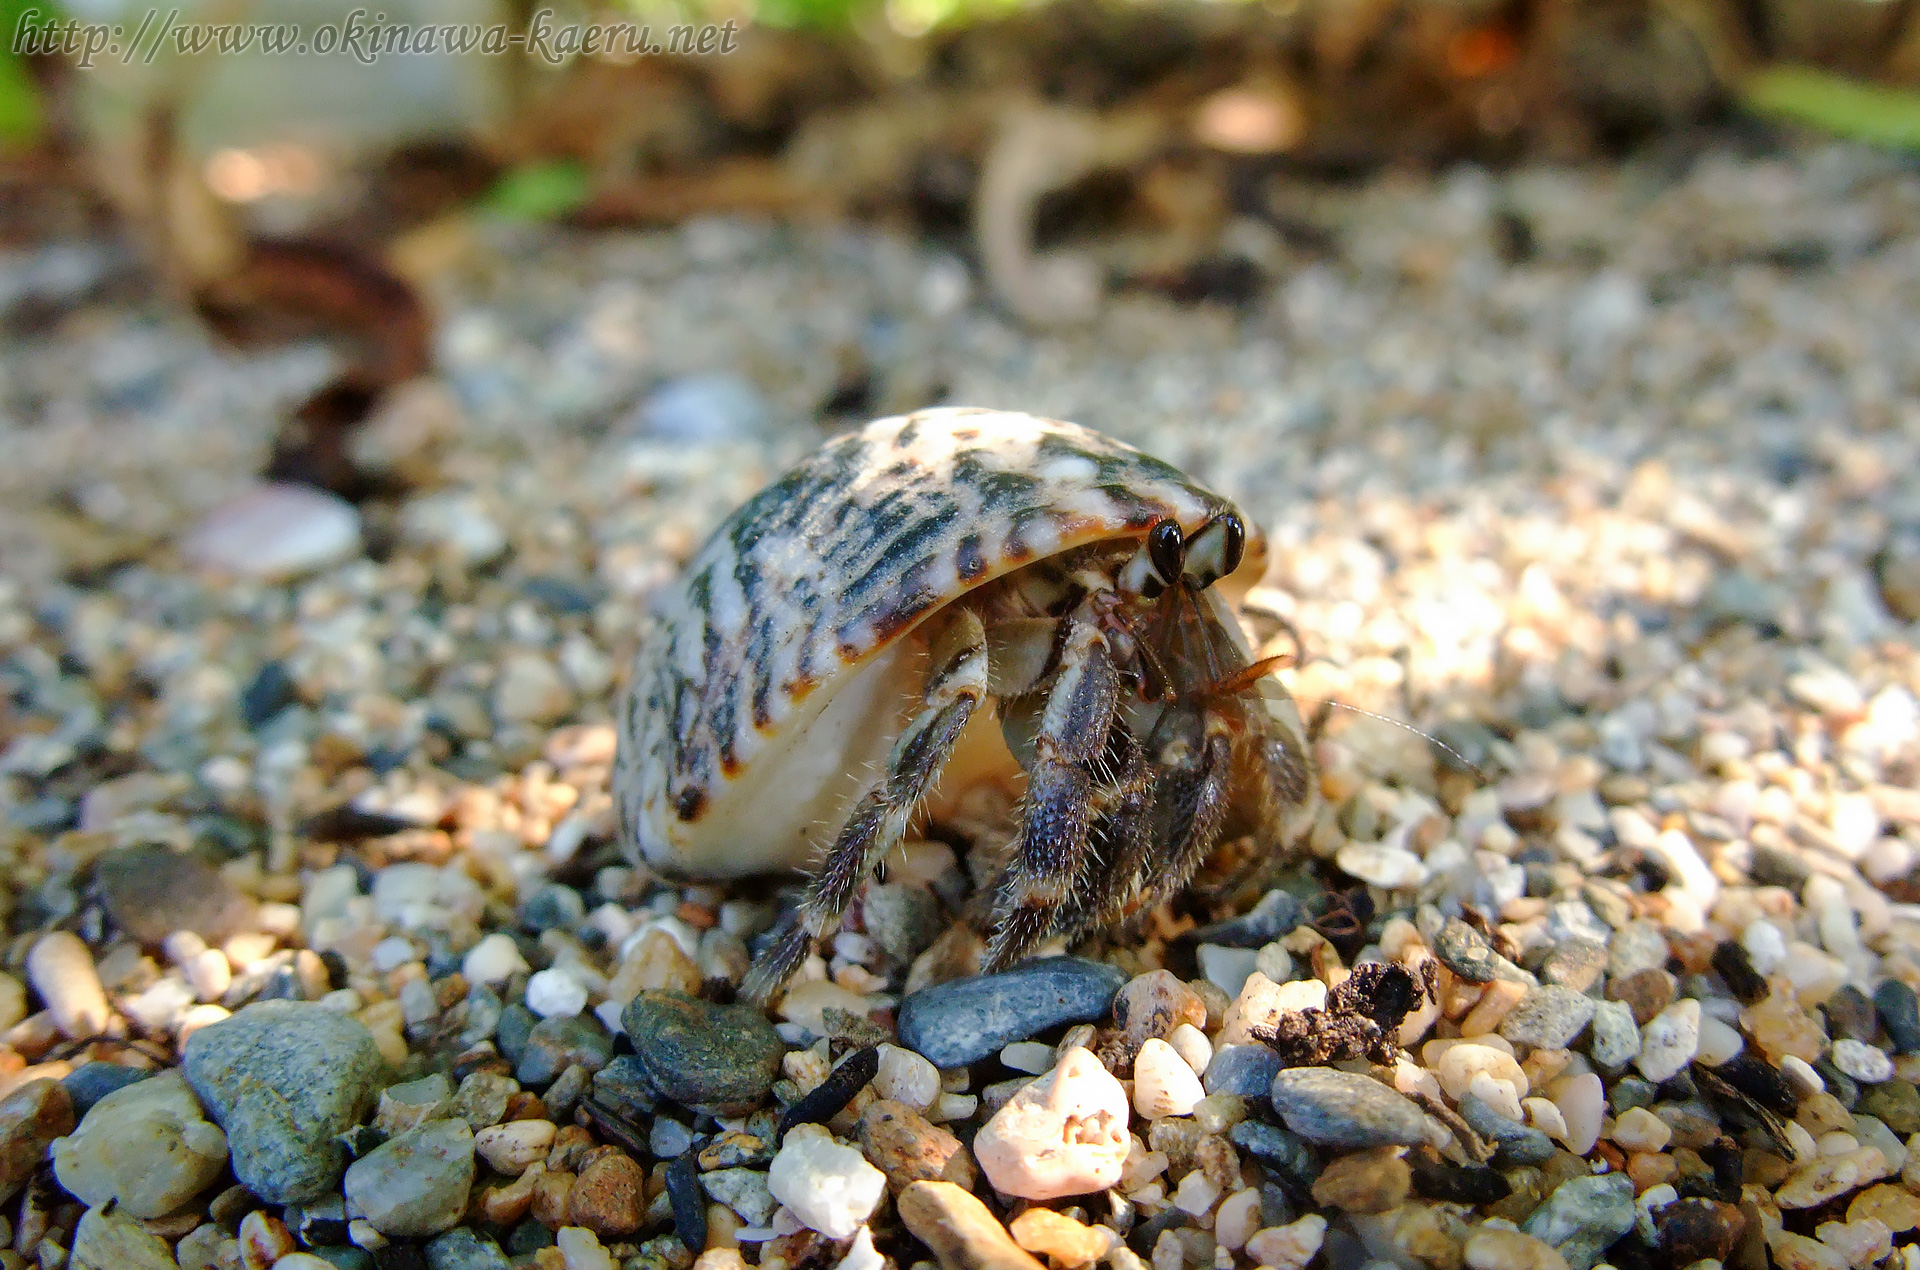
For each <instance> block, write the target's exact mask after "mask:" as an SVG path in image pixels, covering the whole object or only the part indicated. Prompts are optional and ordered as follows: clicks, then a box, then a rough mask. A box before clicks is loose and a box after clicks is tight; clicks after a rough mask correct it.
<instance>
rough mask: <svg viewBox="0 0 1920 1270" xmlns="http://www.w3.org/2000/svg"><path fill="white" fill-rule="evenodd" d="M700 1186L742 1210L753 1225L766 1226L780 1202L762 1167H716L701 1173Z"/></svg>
mask: <svg viewBox="0 0 1920 1270" xmlns="http://www.w3.org/2000/svg"><path fill="white" fill-rule="evenodd" d="M700 1189H701V1190H703V1191H705V1192H706V1193H707V1194H708V1195H709V1196H710V1197H712V1198H713V1199H715V1200H718V1201H719V1202H720V1203H722V1204H725V1205H726V1206H727V1207H728V1208H731V1209H732V1210H733V1211H734V1212H736V1213H738V1214H739V1215H740V1217H741V1219H742V1220H743V1221H745V1222H746V1223H747V1224H748V1225H749V1226H764V1225H766V1224H767V1222H768V1221H769V1220H770V1219H771V1218H772V1217H773V1210H774V1209H775V1208H776V1207H777V1206H778V1205H777V1202H776V1201H775V1200H774V1198H773V1192H771V1191H770V1190H768V1189H767V1174H766V1172H765V1171H764V1170H761V1169H741V1168H734V1169H714V1170H712V1171H710V1172H707V1173H702V1174H701V1175H700Z"/></svg>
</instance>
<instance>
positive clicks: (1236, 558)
mask: <svg viewBox="0 0 1920 1270" xmlns="http://www.w3.org/2000/svg"><path fill="white" fill-rule="evenodd" d="M1220 519H1221V520H1222V521H1223V522H1225V525H1226V530H1227V546H1226V556H1225V560H1224V562H1223V563H1224V564H1225V566H1226V567H1225V568H1224V569H1223V570H1222V571H1221V574H1220V576H1221V577H1223V578H1224V577H1225V576H1226V575H1227V574H1229V573H1232V572H1233V571H1234V570H1235V569H1238V568H1239V567H1240V557H1242V556H1244V555H1245V554H1246V553H1247V527H1246V526H1245V525H1243V524H1241V523H1240V518H1239V517H1238V516H1235V515H1233V514H1231V513H1229V514H1227V515H1225V516H1222V517H1221V518H1220Z"/></svg>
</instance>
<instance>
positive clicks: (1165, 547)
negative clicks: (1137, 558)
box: [1147, 520, 1185, 584]
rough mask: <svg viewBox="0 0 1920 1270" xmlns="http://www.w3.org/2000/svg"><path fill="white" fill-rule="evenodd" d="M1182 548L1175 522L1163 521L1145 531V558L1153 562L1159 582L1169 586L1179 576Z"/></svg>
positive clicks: (1183, 546)
mask: <svg viewBox="0 0 1920 1270" xmlns="http://www.w3.org/2000/svg"><path fill="white" fill-rule="evenodd" d="M1184 548H1185V544H1184V543H1183V542H1182V541H1181V538H1180V525H1179V523H1178V522H1177V521H1172V520H1163V521H1161V522H1160V523H1159V524H1157V525H1155V526H1154V527H1153V528H1152V529H1150V530H1148V531H1147V558H1148V559H1149V560H1152V561H1153V567H1154V570H1155V572H1157V573H1158V574H1159V575H1160V581H1161V582H1163V583H1167V584H1171V583H1172V582H1173V580H1174V579H1175V578H1177V577H1179V576H1180V557H1181V553H1182V551H1183V550H1184Z"/></svg>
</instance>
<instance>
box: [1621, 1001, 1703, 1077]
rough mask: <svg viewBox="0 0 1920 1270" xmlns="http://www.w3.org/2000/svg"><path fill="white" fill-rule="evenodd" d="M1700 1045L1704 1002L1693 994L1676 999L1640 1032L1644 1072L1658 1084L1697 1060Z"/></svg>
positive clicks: (1640, 1062)
mask: <svg viewBox="0 0 1920 1270" xmlns="http://www.w3.org/2000/svg"><path fill="white" fill-rule="evenodd" d="M1699 1048H1700V1003H1699V1002H1698V1001H1695V1000H1693V999H1692V998H1691V997H1687V998H1682V999H1681V1000H1679V1001H1675V1002H1674V1003H1673V1004H1672V1005H1670V1006H1668V1007H1667V1008H1666V1009H1664V1010H1662V1011H1660V1013H1659V1014H1657V1015H1656V1016H1654V1019H1653V1021H1652V1022H1650V1023H1648V1024H1647V1026H1646V1028H1645V1030H1644V1031H1642V1032H1641V1034H1640V1057H1639V1058H1637V1059H1635V1060H1634V1065H1635V1066H1636V1067H1638V1068H1639V1069H1640V1074H1641V1075H1643V1076H1645V1077H1646V1078H1647V1079H1648V1080H1650V1081H1653V1082H1654V1083H1655V1084H1658V1083H1659V1082H1660V1081H1663V1080H1668V1079H1670V1078H1671V1077H1673V1076H1674V1075H1675V1074H1677V1073H1678V1072H1679V1071H1680V1070H1681V1069H1683V1068H1684V1067H1686V1065H1687V1064H1688V1063H1690V1062H1692V1061H1693V1056H1694V1054H1695V1053H1696V1052H1697V1051H1698V1050H1699Z"/></svg>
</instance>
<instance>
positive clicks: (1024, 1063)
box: [1000, 1041, 1053, 1076]
mask: <svg viewBox="0 0 1920 1270" xmlns="http://www.w3.org/2000/svg"><path fill="white" fill-rule="evenodd" d="M1000 1061H1001V1062H1002V1063H1003V1064H1005V1065H1006V1066H1008V1067H1010V1068H1012V1069H1013V1070H1014V1071H1016V1072H1025V1073H1026V1074H1027V1075H1029V1076H1038V1075H1039V1074H1040V1073H1041V1072H1044V1071H1048V1070H1050V1069H1051V1068H1052V1067H1053V1046H1051V1045H1048V1044H1047V1043H1046V1042H1045V1041H1014V1042H1012V1043H1011V1044H1009V1045H1007V1046H1006V1047H1005V1048H1004V1049H1002V1050H1001V1051H1000Z"/></svg>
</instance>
